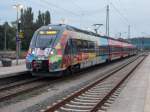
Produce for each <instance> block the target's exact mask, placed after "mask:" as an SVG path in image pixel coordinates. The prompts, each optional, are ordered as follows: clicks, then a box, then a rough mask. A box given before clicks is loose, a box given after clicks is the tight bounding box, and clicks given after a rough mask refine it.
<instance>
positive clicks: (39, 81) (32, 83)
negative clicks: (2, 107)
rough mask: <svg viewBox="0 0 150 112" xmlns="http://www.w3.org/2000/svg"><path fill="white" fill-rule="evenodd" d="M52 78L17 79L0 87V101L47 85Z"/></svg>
mask: <svg viewBox="0 0 150 112" xmlns="http://www.w3.org/2000/svg"><path fill="white" fill-rule="evenodd" d="M55 81H56V79H53V80H51V81H50V80H46V79H44V78H37V77H36V78H32V79H28V80H23V81H18V82H16V83H12V84H9V85H5V86H1V87H0V102H2V101H4V100H8V99H10V98H12V97H16V96H17V95H21V94H23V93H26V92H30V91H33V90H35V89H38V88H41V87H44V86H47V85H49V84H51V83H53V82H55Z"/></svg>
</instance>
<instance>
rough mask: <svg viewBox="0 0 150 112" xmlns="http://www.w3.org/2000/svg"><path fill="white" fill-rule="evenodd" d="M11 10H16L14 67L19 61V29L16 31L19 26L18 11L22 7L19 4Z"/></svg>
mask: <svg viewBox="0 0 150 112" xmlns="http://www.w3.org/2000/svg"><path fill="white" fill-rule="evenodd" d="M13 8H15V9H16V10H17V30H16V65H18V60H19V54H20V43H21V42H20V39H19V29H18V24H19V17H18V16H19V10H21V9H22V8H23V5H21V4H15V5H13Z"/></svg>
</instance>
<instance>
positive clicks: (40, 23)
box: [36, 11, 44, 28]
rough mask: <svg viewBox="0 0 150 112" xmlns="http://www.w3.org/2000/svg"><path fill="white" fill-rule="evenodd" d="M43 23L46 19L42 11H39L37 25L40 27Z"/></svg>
mask: <svg viewBox="0 0 150 112" xmlns="http://www.w3.org/2000/svg"><path fill="white" fill-rule="evenodd" d="M43 25H44V20H43V17H42V13H41V11H39V14H38V18H37V20H36V27H37V28H39V27H41V26H43Z"/></svg>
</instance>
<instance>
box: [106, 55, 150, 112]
mask: <svg viewBox="0 0 150 112" xmlns="http://www.w3.org/2000/svg"><path fill="white" fill-rule="evenodd" d="M107 112H150V55H149V56H148V57H147V58H146V59H145V60H144V62H143V63H142V64H141V65H140V66H139V67H138V68H137V69H136V71H134V73H133V76H132V77H131V79H129V82H128V83H127V85H126V86H125V87H124V88H123V90H122V91H121V93H120V95H119V97H118V98H117V99H116V100H115V101H114V103H113V104H112V105H111V107H110V108H109V109H108V110H107Z"/></svg>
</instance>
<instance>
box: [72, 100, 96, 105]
mask: <svg viewBox="0 0 150 112" xmlns="http://www.w3.org/2000/svg"><path fill="white" fill-rule="evenodd" d="M71 103H73V104H78V105H95V104H96V102H79V101H71Z"/></svg>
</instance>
